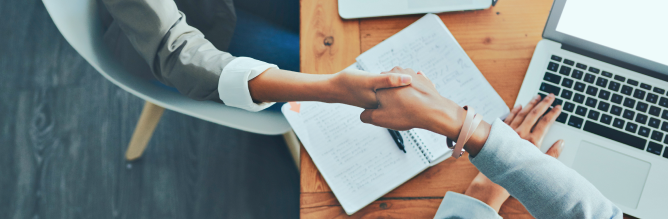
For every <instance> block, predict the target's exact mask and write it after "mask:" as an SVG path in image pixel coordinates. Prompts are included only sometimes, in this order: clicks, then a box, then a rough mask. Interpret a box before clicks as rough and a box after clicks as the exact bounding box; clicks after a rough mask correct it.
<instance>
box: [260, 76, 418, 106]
mask: <svg viewBox="0 0 668 219" xmlns="http://www.w3.org/2000/svg"><path fill="white" fill-rule="evenodd" d="M411 79H412V78H411V76H410V75H403V74H372V73H369V72H364V71H358V70H344V71H342V72H339V73H336V74H329V75H316V74H304V73H299V72H292V71H286V70H280V69H273V68H272V69H268V70H266V71H265V72H264V73H262V74H260V75H258V76H257V77H255V78H254V79H252V80H250V81H249V82H248V90H249V91H250V94H251V98H252V99H253V101H255V102H288V101H321V102H327V103H344V104H348V105H353V106H358V107H362V108H365V109H375V108H376V107H378V100H376V93H375V92H376V90H378V89H382V88H392V87H401V86H406V85H409V84H411Z"/></svg>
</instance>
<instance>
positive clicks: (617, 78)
mask: <svg viewBox="0 0 668 219" xmlns="http://www.w3.org/2000/svg"><path fill="white" fill-rule="evenodd" d="M615 80H618V81H621V82H624V81H626V78H625V77H622V76H619V75H615Z"/></svg>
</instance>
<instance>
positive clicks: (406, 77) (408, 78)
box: [401, 75, 413, 85]
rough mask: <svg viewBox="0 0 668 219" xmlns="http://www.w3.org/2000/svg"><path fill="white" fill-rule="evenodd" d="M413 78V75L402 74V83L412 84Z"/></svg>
mask: <svg viewBox="0 0 668 219" xmlns="http://www.w3.org/2000/svg"><path fill="white" fill-rule="evenodd" d="M411 80H413V77H411V76H410V75H401V84H402V85H407V84H410V83H411Z"/></svg>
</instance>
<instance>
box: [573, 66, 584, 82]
mask: <svg viewBox="0 0 668 219" xmlns="http://www.w3.org/2000/svg"><path fill="white" fill-rule="evenodd" d="M583 74H584V72H583V71H580V70H577V69H575V70H573V75H571V77H573V78H575V79H578V80H580V79H582V75H583Z"/></svg>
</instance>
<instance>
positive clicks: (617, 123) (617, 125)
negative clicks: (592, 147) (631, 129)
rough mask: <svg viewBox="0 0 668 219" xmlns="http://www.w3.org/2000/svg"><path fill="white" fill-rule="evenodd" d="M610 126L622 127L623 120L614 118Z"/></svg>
mask: <svg viewBox="0 0 668 219" xmlns="http://www.w3.org/2000/svg"><path fill="white" fill-rule="evenodd" d="M612 126H614V127H617V128H620V129H623V128H624V120H622V119H619V118H615V120H614V121H613V122H612Z"/></svg>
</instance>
